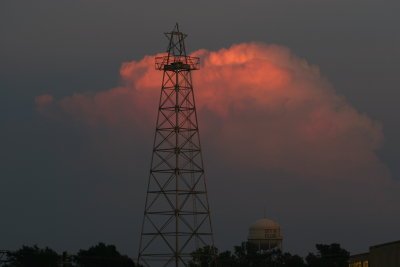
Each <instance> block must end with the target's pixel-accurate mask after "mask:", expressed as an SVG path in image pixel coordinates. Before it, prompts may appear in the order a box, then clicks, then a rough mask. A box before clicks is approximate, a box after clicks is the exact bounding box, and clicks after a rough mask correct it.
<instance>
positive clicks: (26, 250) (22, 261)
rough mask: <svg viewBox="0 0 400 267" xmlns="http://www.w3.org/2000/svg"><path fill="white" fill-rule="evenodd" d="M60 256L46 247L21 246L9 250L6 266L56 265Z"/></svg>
mask: <svg viewBox="0 0 400 267" xmlns="http://www.w3.org/2000/svg"><path fill="white" fill-rule="evenodd" d="M59 259H60V256H59V255H58V254H57V252H55V251H54V250H52V249H50V248H48V247H46V248H44V249H41V248H39V247H38V246H37V245H34V246H33V247H29V246H22V248H21V249H19V250H17V251H15V252H10V253H9V255H8V260H9V263H7V264H6V265H5V266H6V267H58V262H59Z"/></svg>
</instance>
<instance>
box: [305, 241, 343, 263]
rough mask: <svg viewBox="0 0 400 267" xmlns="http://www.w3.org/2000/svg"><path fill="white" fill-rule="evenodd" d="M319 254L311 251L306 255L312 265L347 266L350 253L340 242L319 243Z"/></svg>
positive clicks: (317, 246)
mask: <svg viewBox="0 0 400 267" xmlns="http://www.w3.org/2000/svg"><path fill="white" fill-rule="evenodd" d="M315 247H316V248H317V250H318V253H317V255H314V254H313V253H309V254H308V255H307V257H306V261H307V264H308V266H310V267H347V266H348V260H349V256H350V253H349V252H348V251H346V250H345V249H343V248H341V247H340V245H339V244H335V243H334V244H330V245H323V244H317V245H315Z"/></svg>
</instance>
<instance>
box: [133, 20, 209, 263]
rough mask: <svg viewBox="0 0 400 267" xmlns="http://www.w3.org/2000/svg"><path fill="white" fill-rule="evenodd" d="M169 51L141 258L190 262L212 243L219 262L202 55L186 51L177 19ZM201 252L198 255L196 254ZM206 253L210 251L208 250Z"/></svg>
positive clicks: (160, 62)
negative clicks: (196, 74) (205, 154)
mask: <svg viewBox="0 0 400 267" xmlns="http://www.w3.org/2000/svg"><path fill="white" fill-rule="evenodd" d="M165 35H166V36H167V38H168V49H167V54H166V55H165V56H162V57H156V59H155V68H156V70H160V71H162V72H163V79H162V84H161V95H160V101H159V107H158V115H157V124H156V130H155V135H154V143H153V154H152V159H151V168H150V174H149V180H148V186H147V195H146V202H145V208H144V216H143V224H142V231H141V238H140V245H139V253H138V263H139V264H142V265H144V266H149V267H155V266H175V267H179V266H188V265H189V262H190V261H191V260H192V256H193V254H192V253H193V252H195V251H197V250H198V249H199V248H202V247H208V250H207V251H208V252H206V254H207V253H208V254H209V255H208V256H209V257H208V259H209V262H210V266H214V263H215V249H214V239H213V231H212V225H211V218H210V208H209V202H208V196H207V187H206V181H205V175H204V167H203V158H202V153H201V146H200V136H199V128H198V123H197V113H196V105H195V98H194V93H193V85H192V75H191V72H192V71H193V70H198V69H199V63H200V59H199V58H197V57H191V56H188V55H187V54H186V47H185V39H186V37H187V35H186V34H184V33H182V32H180V30H179V25H178V24H176V25H175V27H174V29H173V30H172V31H171V32H168V33H165ZM195 256H196V255H195ZM202 256H204V252H203V254H202Z"/></svg>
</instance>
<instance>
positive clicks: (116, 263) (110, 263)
mask: <svg viewBox="0 0 400 267" xmlns="http://www.w3.org/2000/svg"><path fill="white" fill-rule="evenodd" d="M75 262H76V263H77V266H78V267H134V266H136V265H135V263H134V262H133V261H132V259H130V258H129V257H128V256H125V255H121V254H120V253H119V252H118V251H117V249H116V248H115V246H114V245H106V244H104V243H99V244H97V245H96V246H93V247H90V248H89V249H88V250H83V249H81V250H79V252H78V254H77V255H76V256H75Z"/></svg>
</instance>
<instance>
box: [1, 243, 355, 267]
mask: <svg viewBox="0 0 400 267" xmlns="http://www.w3.org/2000/svg"><path fill="white" fill-rule="evenodd" d="M316 249H317V252H316V253H309V254H308V255H307V256H306V257H305V258H302V257H300V256H298V255H293V254H290V253H283V252H281V251H280V250H270V251H267V252H263V253H259V252H258V250H257V247H255V246H254V245H252V244H250V243H247V242H244V243H242V244H241V245H240V246H235V247H234V250H233V252H231V251H224V252H218V250H217V249H216V248H211V247H204V248H200V249H198V250H196V251H194V252H193V253H192V260H191V262H190V264H189V267H209V266H213V267H347V266H348V259H349V252H348V251H346V250H345V249H343V248H341V247H340V245H339V244H330V245H323V244H317V245H316ZM211 255H216V256H214V257H213V256H211ZM2 260H3V265H2V263H0V266H2V267H60V266H61V267H139V266H141V265H137V264H135V262H134V261H133V260H132V259H131V258H129V257H128V256H126V255H122V254H120V253H119V252H118V251H117V249H116V247H115V246H113V245H106V244H104V243H99V244H97V245H95V246H93V247H90V248H89V249H87V250H85V249H81V250H79V251H78V253H77V254H76V255H69V254H67V253H66V252H64V253H62V254H61V255H60V254H58V253H57V252H55V251H54V250H52V249H51V248H48V247H46V248H39V247H38V246H23V247H22V248H20V249H18V250H17V251H13V252H9V253H8V254H7V257H6V259H4V258H3V259H2ZM215 262H216V264H215Z"/></svg>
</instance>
